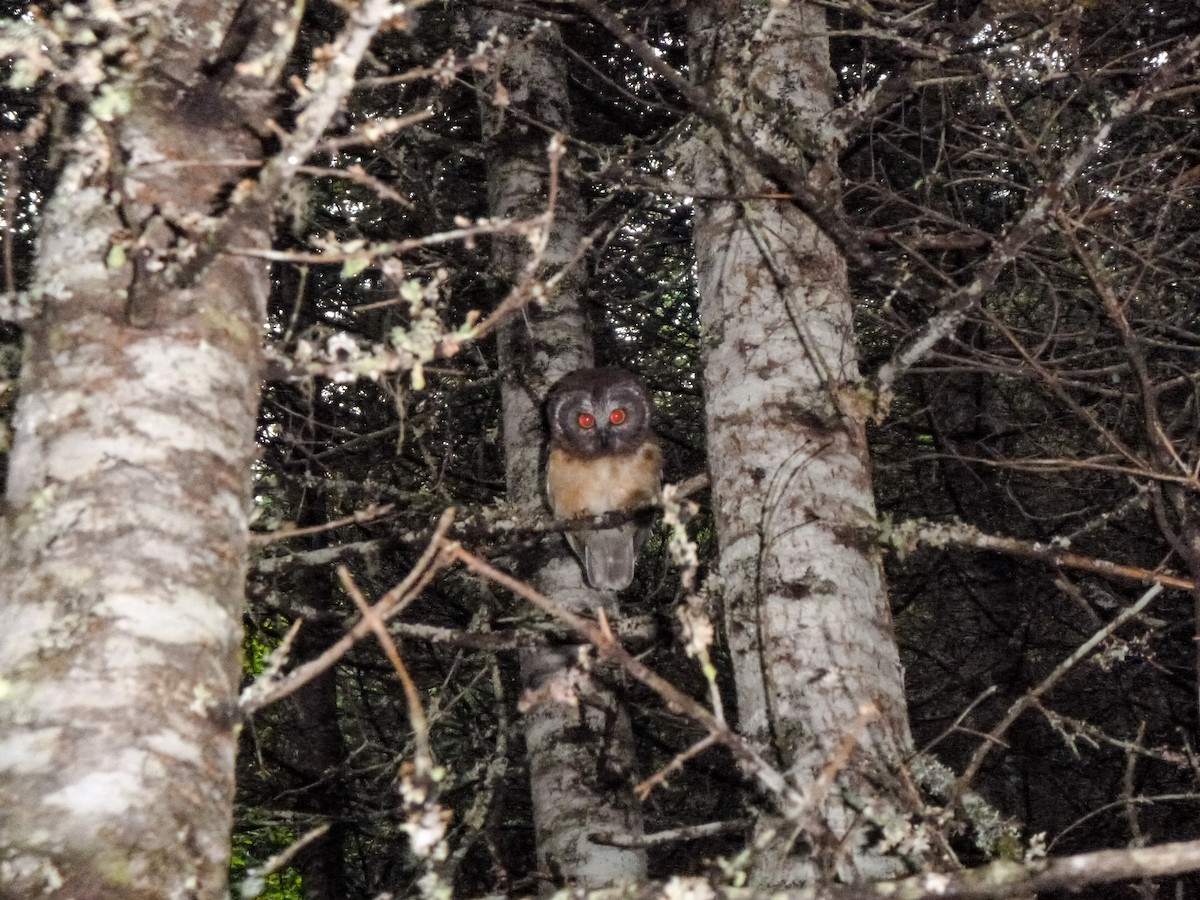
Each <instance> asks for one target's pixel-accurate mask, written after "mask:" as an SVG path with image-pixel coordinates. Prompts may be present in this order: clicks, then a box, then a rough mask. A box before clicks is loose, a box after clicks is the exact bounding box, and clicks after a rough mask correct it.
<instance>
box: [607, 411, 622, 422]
mask: <svg viewBox="0 0 1200 900" xmlns="http://www.w3.org/2000/svg"><path fill="white" fill-rule="evenodd" d="M608 421H610V422H612V423H613V424H614V425H624V424H625V410H623V409H614V410H613V411H612V412H611V413H609V414H608Z"/></svg>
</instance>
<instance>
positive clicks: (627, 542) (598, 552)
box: [578, 526, 637, 591]
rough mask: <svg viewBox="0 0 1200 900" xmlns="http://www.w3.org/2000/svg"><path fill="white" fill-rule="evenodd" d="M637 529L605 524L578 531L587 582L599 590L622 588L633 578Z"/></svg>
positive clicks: (618, 589)
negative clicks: (604, 525)
mask: <svg viewBox="0 0 1200 900" xmlns="http://www.w3.org/2000/svg"><path fill="white" fill-rule="evenodd" d="M633 532H634V529H632V528H630V527H629V526H626V527H624V528H605V529H602V530H600V531H589V532H586V533H584V534H580V535H578V539H579V542H580V543H581V544H583V567H584V569H585V570H586V571H587V580H588V584H590V585H591V586H592V587H594V588H596V590H599V591H620V590H623V589H625V588H627V587H629V585H630V583H631V582H632V581H633V564H634V563H635V562H636V561H637V547H636V546H635V544H634V534H633Z"/></svg>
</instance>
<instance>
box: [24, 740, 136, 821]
mask: <svg viewBox="0 0 1200 900" xmlns="http://www.w3.org/2000/svg"><path fill="white" fill-rule="evenodd" d="M134 757H136V759H134ZM122 762H123V763H124V764H125V765H123V766H122V767H121V768H114V769H109V770H107V771H104V772H89V773H88V774H86V775H84V776H83V777H81V778H80V779H78V780H77V781H73V782H70V783H69V784H67V785H65V786H64V787H62V788H61V789H59V790H57V791H55V792H54V793H53V794H50V795H48V796H47V797H46V799H45V800H44V801H43V802H44V803H45V805H46V806H56V807H58V808H60V809H63V810H65V811H66V812H67V815H69V816H71V817H73V818H77V819H78V820H85V821H86V820H87V819H102V818H110V817H112V816H117V815H121V814H123V813H127V812H129V810H131V809H135V808H136V807H137V806H138V800H139V799H141V798H142V797H143V795H144V794H145V785H144V783H143V781H142V779H141V778H138V777H137V776H135V775H133V774H132V772H133V771H141V770H142V768H143V766H144V764H145V759H143V754H141V753H136V752H132V751H131V752H127V753H123V754H122ZM130 763H136V765H130Z"/></svg>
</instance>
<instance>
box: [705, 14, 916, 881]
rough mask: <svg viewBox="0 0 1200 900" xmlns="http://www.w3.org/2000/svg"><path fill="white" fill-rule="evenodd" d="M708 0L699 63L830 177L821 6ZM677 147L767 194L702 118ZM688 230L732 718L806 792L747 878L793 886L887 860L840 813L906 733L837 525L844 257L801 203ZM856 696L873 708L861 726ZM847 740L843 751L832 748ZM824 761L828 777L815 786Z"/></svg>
mask: <svg viewBox="0 0 1200 900" xmlns="http://www.w3.org/2000/svg"><path fill="white" fill-rule="evenodd" d="M723 6H725V7H726V9H722V8H721V5H710V4H700V3H697V4H694V5H693V8H692V12H691V16H690V22H689V27H690V39H691V48H692V53H693V65H694V68H695V70H696V72H698V73H700V75H701V76H702V79H703V81H704V83H706V85H707V87H708V89H709V91H710V93H711V95H712V97H713V98H714V99H715V100H716V101H717V103H718V104H719V106H720V107H721V108H722V109H723V110H724V111H725V112H726V113H727V114H728V115H729V117H730V120H731V121H732V122H733V124H734V127H736V128H738V129H740V130H741V132H742V135H743V136H744V137H745V138H746V139H747V140H748V141H750V142H752V143H753V144H754V146H755V147H756V148H758V149H759V150H761V151H765V152H769V153H771V154H773V155H775V156H776V157H778V158H780V159H786V160H788V161H789V162H790V163H791V164H792V165H794V166H796V167H797V168H801V167H806V168H808V169H809V170H810V183H815V184H818V185H822V184H823V185H824V187H825V190H833V189H834V186H835V184H836V182H835V181H834V180H833V176H832V175H831V174H830V173H828V172H825V173H823V172H822V167H823V166H825V165H826V163H825V161H824V159H823V158H822V157H821V156H820V153H821V152H823V148H822V145H821V142H820V139H819V135H820V124H821V120H822V116H824V115H825V114H826V113H827V112H828V111H829V108H830V103H831V98H832V91H833V76H832V73H831V72H830V70H829V62H828V47H827V43H826V40H825V38H824V37H823V36H822V34H823V32H824V30H825V23H824V13H823V11H822V8H821V7H820V6H819V5H817V4H812V3H793V4H791V5H784V6H779V5H776V4H772V5H771V6H770V8H768V5H767V4H765V3H754V2H744V3H741V4H740V6H739V5H737V4H724V5H723ZM692 162H693V166H694V171H695V178H696V183H697V187H698V191H697V192H698V193H703V194H705V195H707V196H728V197H744V196H751V195H755V194H761V193H771V192H774V187H773V185H771V184H770V183H769V182H767V181H766V179H764V178H763V177H762V176H761V175H759V174H757V173H755V172H754V171H753V169H752V166H751V165H750V164H749V163H748V162H747V161H746V159H745V158H744V157H743V156H741V155H740V154H739V153H738V152H737V151H736V150H734V149H732V148H731V146H730V143H729V142H727V141H725V140H723V139H722V137H721V136H719V135H717V134H716V133H715V132H714V131H713V130H712V129H711V128H706V129H704V130H702V132H701V134H700V135H699V139H698V140H697V142H696V144H695V146H694V157H693V160H692ZM695 244H696V256H697V269H698V282H699V290H700V296H701V307H700V315H701V320H702V322H703V325H704V327H705V329H706V331H707V332H708V334H709V335H710V336H711V348H710V350H709V351H708V354H707V359H706V364H705V386H706V398H707V429H708V442H709V443H708V450H709V460H710V467H711V471H712V478H713V503H714V513H715V520H716V523H717V534H718V539H719V543H720V562H719V568H720V575H721V580H722V584H723V596H724V602H725V610H726V628H727V633H728V640H729V646H730V650H731V654H732V657H733V664H734V676H735V680H736V685H737V699H738V716H739V722H740V729H741V730H742V731H743V732H744V733H745V734H747V735H748V736H750V737H752V738H753V739H755V740H757V741H761V742H762V743H763V744H764V745H769V746H771V747H772V748H773V749H774V752H775V754H776V755H777V759H778V762H779V764H780V765H781V766H783V767H785V768H786V770H787V771H788V773H789V775H790V777H791V778H792V779H793V780H794V782H795V783H796V784H797V785H798V786H799V787H801V788H802V790H803V791H805V792H806V794H807V795H810V796H813V800H812V804H813V809H812V810H810V811H808V812H807V813H806V815H805V816H803V817H801V823H802V825H803V830H804V832H805V834H804V836H803V837H802V839H801V840H800V841H799V842H798V845H797V846H793V842H792V841H790V840H788V841H782V842H780V844H779V845H775V846H774V849H773V850H771V851H769V852H767V853H765V854H764V856H763V859H762V860H761V864H760V866H759V869H758V872H757V877H758V878H759V880H760V881H761V882H764V883H771V884H797V883H802V882H805V881H811V880H813V879H814V878H815V877H817V876H821V877H828V876H830V875H833V874H835V873H836V874H837V875H839V876H841V877H843V878H846V879H853V878H857V877H865V876H872V877H877V876H885V875H888V874H893V873H894V872H895V871H896V866H895V864H894V861H892V860H887V859H884V858H881V857H879V856H878V855H877V854H874V853H873V852H872V851H871V850H870V848H869V846H868V845H867V843H866V840H865V836H864V834H863V833H862V826H863V823H864V819H863V817H861V816H860V815H858V813H856V811H855V807H856V806H861V805H862V804H864V803H866V802H868V801H869V800H872V799H874V798H876V797H878V795H879V790H878V787H877V785H878V784H879V783H880V782H883V781H886V778H885V776H886V773H887V772H888V770H889V769H891V767H892V766H894V765H895V764H896V763H897V762H898V760H899V758H900V757H901V756H902V755H903V754H905V753H906V752H908V750H909V749H910V738H909V734H908V725H907V717H906V710H905V703H904V691H903V681H902V674H901V669H900V663H899V657H898V653H897V648H896V643H895V639H894V636H893V632H892V623H891V618H890V613H889V609H888V604H887V594H886V590H885V587H884V584H883V577H882V570H881V566H880V562H879V559H878V557H877V555H876V553H875V552H874V551H873V550H872V548H870V547H868V546H865V545H864V543H863V541H862V540H860V539H859V538H857V537H855V533H854V530H853V528H854V526H855V525H858V524H862V523H865V522H868V521H870V520H871V519H872V518H873V516H874V503H873V499H872V492H871V473H870V467H869V463H868V460H867V449H866V438H865V432H864V423H863V418H862V415H861V412H860V407H859V406H858V405H856V404H855V403H854V399H853V398H854V393H855V390H856V387H857V385H858V382H859V373H858V368H857V362H856V344H855V340H854V334H853V323H852V306H851V296H850V291H849V287H848V284H847V278H846V269H845V263H844V260H843V259H842V258H841V256H840V255H839V253H838V251H837V249H836V247H835V246H834V245H833V244H832V242H831V241H830V240H829V239H828V238H827V237H826V236H825V235H824V234H822V233H821V232H820V231H819V230H818V228H817V227H816V226H815V225H814V224H813V223H812V221H811V220H809V219H808V218H806V217H805V216H804V215H803V213H801V212H800V211H799V209H798V208H797V207H795V206H793V205H789V204H787V203H786V202H779V201H774V200H772V201H746V202H736V201H733V200H730V201H719V200H706V201H697V203H696V214H695ZM870 708H874V709H876V710H877V711H878V712H877V714H875V716H874V718H873V720H872V723H871V724H870V726H869V727H867V728H866V729H865V730H864V729H862V728H861V723H862V722H863V721H864V711H865V710H868V709H870ZM870 715H871V714H866V717H868V718H869V717H870ZM847 741H849V744H847ZM846 746H854V747H855V749H854V751H853V752H852V753H851V754H850V756H849V758H848V759H841V758H840V756H841V754H842V753H843V752H844V749H843V748H844V747H846ZM829 766H832V767H833V770H834V771H837V772H838V778H837V780H836V783H835V785H834V786H833V787H832V788H831V789H829V790H828V791H825V792H824V793H823V794H819V795H815V796H814V795H813V792H814V791H815V790H817V789H816V788H815V787H814V785H815V783H816V781H817V778H818V774H819V773H820V772H821V771H822V769H824V768H825V767H829ZM884 799H885V800H888V801H890V800H891V799H894V798H886V797H885V798H884ZM847 836H848V839H847ZM805 841H807V844H808V846H804V844H805Z"/></svg>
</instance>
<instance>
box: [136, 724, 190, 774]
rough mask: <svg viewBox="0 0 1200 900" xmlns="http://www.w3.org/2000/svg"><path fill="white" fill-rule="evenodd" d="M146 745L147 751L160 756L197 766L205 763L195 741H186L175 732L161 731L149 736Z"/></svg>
mask: <svg viewBox="0 0 1200 900" xmlns="http://www.w3.org/2000/svg"><path fill="white" fill-rule="evenodd" d="M144 743H145V745H146V747H147V749H149V750H151V751H152V752H154V753H157V754H159V755H160V756H166V757H170V758H171V759H175V760H179V761H180V762H184V763H188V764H190V765H195V766H199V765H200V764H201V763H202V762H203V757H202V755H201V753H200V748H199V747H198V746H197V744H196V743H195V742H194V741H185V740H184V739H183V738H182V737H181V736H180V735H179V733H178V732H175V731H159V732H156V733H154V734H150V735H147V736H146V738H145V741H144Z"/></svg>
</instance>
